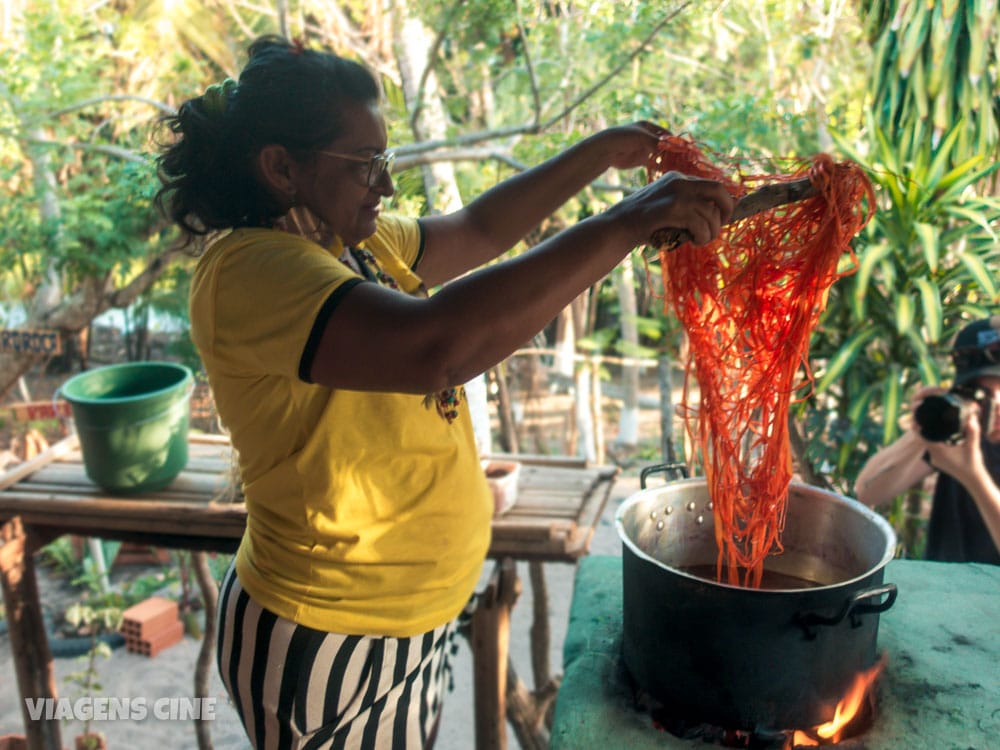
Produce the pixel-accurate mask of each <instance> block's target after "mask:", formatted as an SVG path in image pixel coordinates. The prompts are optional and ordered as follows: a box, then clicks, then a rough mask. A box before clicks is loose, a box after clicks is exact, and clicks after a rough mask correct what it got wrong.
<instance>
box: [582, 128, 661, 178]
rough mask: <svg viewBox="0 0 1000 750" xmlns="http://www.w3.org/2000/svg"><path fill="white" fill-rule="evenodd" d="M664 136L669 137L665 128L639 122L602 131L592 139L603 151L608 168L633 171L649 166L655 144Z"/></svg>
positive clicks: (654, 150) (654, 151) (654, 152)
mask: <svg viewBox="0 0 1000 750" xmlns="http://www.w3.org/2000/svg"><path fill="white" fill-rule="evenodd" d="M666 135H670V131H668V130H667V129H666V128H661V127H660V126H659V125H656V124H655V123H652V122H648V121H646V120H641V121H639V122H634V123H632V124H631V125H620V126H618V127H613V128H608V129H607V130H602V131H601V132H600V133H598V134H597V135H596V136H594V137H595V139H597V141H598V142H599V143H600V144H601V147H602V148H603V149H605V153H606V154H607V156H606V162H605V163H606V164H607V165H608V166H609V167H615V168H616V169H633V168H635V167H645V166H646V165H647V164H649V161H650V158H651V157H653V156H654V155H655V154H656V148H657V144H658V143H659V142H660V139H661V138H662V137H664V136H666Z"/></svg>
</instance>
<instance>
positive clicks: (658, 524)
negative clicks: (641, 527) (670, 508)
mask: <svg viewBox="0 0 1000 750" xmlns="http://www.w3.org/2000/svg"><path fill="white" fill-rule="evenodd" d="M663 526H664V523H663V521H657V522H656V530H657V531H663Z"/></svg>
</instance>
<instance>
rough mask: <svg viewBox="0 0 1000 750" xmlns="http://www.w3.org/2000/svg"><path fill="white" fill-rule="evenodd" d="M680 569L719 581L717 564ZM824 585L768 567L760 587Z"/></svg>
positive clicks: (809, 587)
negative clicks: (716, 571) (716, 573)
mask: <svg viewBox="0 0 1000 750" xmlns="http://www.w3.org/2000/svg"><path fill="white" fill-rule="evenodd" d="M678 570H680V571H681V572H682V573H687V574H688V575H692V576H695V577H696V578H703V579H704V580H706V581H710V582H712V583H716V582H717V581H716V576H715V565H685V566H683V567H681V568H678ZM824 585H826V584H824V583H822V582H821V581H813V580H810V579H808V578H802V577H800V576H795V575H789V574H788V573H781V572H779V571H777V570H769V569H768V568H764V573H763V575H762V576H761V581H760V588H762V589H766V590H769V591H775V590H786V589H814V588H816V587H818V586H824Z"/></svg>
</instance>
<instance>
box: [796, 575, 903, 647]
mask: <svg viewBox="0 0 1000 750" xmlns="http://www.w3.org/2000/svg"><path fill="white" fill-rule="evenodd" d="M897 593H898V591H897V589H896V584H894V583H887V584H885V585H884V586H878V587H877V588H873V589H867V590H866V591H859V592H858V593H856V594H852V595H851V596H850V597H849V598H848V599H847V601H846V602H844V606H843V607H841V608H840V611H839V612H837V614H835V615H833V616H832V617H825V616H823V615H819V614H816V613H815V612H809V613H806V614H803V613H801V612H797V613H796V614H795V617H794V618H793V619H794V622H795V624H796V625H798V626H799V627H800V628H802V633H803V634H804V635H805V637H806V640H807V641H812V640H815V639H816V633H817V630H816V628H817V627H818V626H820V625H831V626H832V625H837V624H838V623H840V622H841V621H842V620H843V619H844V618H845V617H847V616H848V615H850V617H851V627H852V628H858V627H861V615H869V614H879V613H881V612H885V611H886V610H887V609H889V607H891V606H892V605H893V603H894V602H895V601H896V594H897ZM881 596H885V599H884V600H882V601H876V602H868V601H866V600H868V599H875V598H878V597H881Z"/></svg>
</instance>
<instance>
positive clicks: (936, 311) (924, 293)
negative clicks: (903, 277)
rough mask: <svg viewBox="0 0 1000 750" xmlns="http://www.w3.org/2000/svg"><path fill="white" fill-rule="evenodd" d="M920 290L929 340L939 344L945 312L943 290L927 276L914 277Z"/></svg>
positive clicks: (914, 281)
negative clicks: (942, 298) (942, 305)
mask: <svg viewBox="0 0 1000 750" xmlns="http://www.w3.org/2000/svg"><path fill="white" fill-rule="evenodd" d="M913 283H914V284H916V286H917V289H918V290H920V302H921V305H922V306H923V310H924V326H925V327H926V329H927V340H928V342H929V343H931V344H937V343H938V342H939V341H940V340H941V328H942V325H943V323H944V320H943V318H944V314H943V312H942V309H941V291H940V290H939V289H938V286H937V284H935V283H933V282H932V281H931V280H930V279H927V278H916V279H913Z"/></svg>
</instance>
